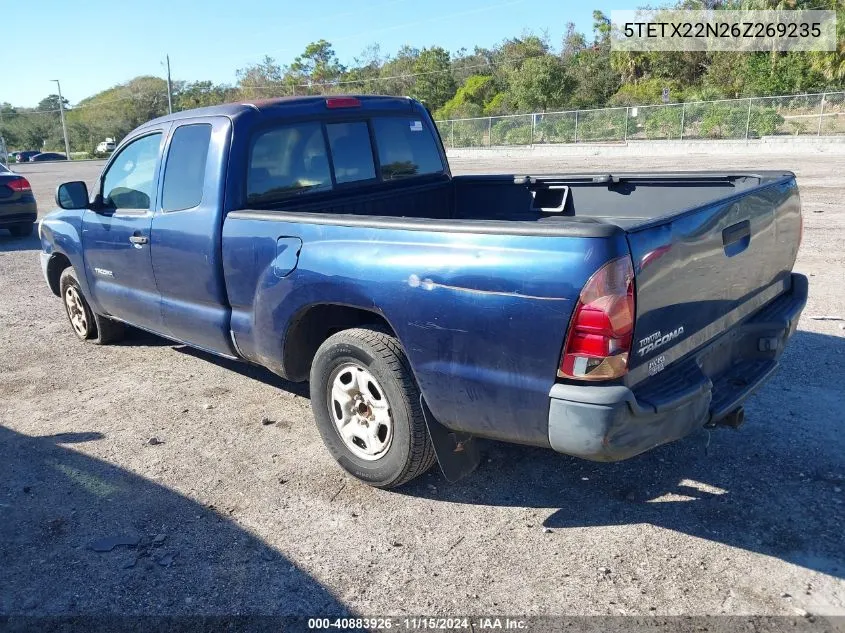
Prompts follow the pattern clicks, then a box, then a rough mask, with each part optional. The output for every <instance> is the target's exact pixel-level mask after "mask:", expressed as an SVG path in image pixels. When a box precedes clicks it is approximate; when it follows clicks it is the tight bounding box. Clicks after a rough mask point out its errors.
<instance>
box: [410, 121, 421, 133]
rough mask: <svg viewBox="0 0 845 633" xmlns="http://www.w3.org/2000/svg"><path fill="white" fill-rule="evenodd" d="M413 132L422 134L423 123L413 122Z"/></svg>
mask: <svg viewBox="0 0 845 633" xmlns="http://www.w3.org/2000/svg"><path fill="white" fill-rule="evenodd" d="M411 132H422V121H411Z"/></svg>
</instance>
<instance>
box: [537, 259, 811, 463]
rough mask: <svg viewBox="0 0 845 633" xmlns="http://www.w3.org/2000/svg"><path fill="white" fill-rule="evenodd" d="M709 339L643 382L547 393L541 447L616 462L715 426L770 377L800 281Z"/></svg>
mask: <svg viewBox="0 0 845 633" xmlns="http://www.w3.org/2000/svg"><path fill="white" fill-rule="evenodd" d="M791 281H792V284H791V288H790V290H789V291H787V292H786V293H783V294H781V295H780V296H778V297H777V298H775V299H774V300H773V301H771V302H770V303H769V304H767V305H766V306H764V307H763V308H761V309H760V310H759V311H757V312H756V313H755V314H753V315H751V316H750V317H749V318H748V319H746V320H745V321H744V322H742V323H740V324H738V325H736V326H735V327H733V328H731V329H730V330H729V331H727V332H725V333H724V334H722V335H721V336H720V337H718V338H717V339H716V340H714V341H712V342H710V343H708V344H707V345H705V346H704V347H703V348H702V349H700V350H699V351H697V352H695V353H694V354H691V355H690V357H689V358H686V359H684V360H682V361H680V362H678V363H677V366H675V367H670V368H668V369H667V370H666V371H665V372H663V373H660V374H658V375H657V376H655V377H654V378H652V379H650V380H647V381H645V384H644V385H642V386H639V385H638V386H637V387H635V388H634V389H633V390H632V389H630V388H628V387H626V386H624V385H571V384H556V385H554V386H553V387H552V390H551V392H550V394H549V395H550V397H551V402H550V407H549V443H550V444H551V446H552V448H554V449H555V450H556V451H559V452H561V453H566V454H569V455H575V456H577V457H582V458H585V459H590V460H595V461H619V460H622V459H627V458H629V457H633V456H634V455H638V454H639V453H642V452H644V451H647V450H649V449H651V448H654V447H655V446H659V445H660V444H665V443H667V442H671V441H673V440H677V439H680V438H682V437H684V436H686V435H688V434H689V433H691V432H693V431H694V430H696V429H698V428H701V427H702V426H705V425H707V424H715V423H718V422H719V421H720V420H722V419H724V418H725V417H726V416H727V415H728V414H729V413H731V412H732V411H734V410H735V409H737V408H738V407H739V406H741V405H742V403H743V402H744V401H745V400H746V398H748V396H750V395H751V394H752V393H753V392H754V391H755V390H756V389H758V388H759V387H760V386H761V385H762V384H763V383H765V382H766V380H767V379H768V378H769V377H770V376H771V375H772V373H773V372H774V371H775V369H776V368H777V366H778V358H780V355H781V354H782V353H783V350H784V347H785V345H786V342H787V341H788V340H789V338H790V337H791V336H792V335H793V334H794V332H795V328H796V326H797V325H798V319H799V317H800V316H801V312H802V310H803V309H804V306H805V305H806V303H807V288H808V285H807V278H806V277H804V276H803V275H798V274H794V273H793V274H792V280H791Z"/></svg>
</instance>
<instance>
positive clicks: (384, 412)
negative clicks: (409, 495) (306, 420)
mask: <svg viewBox="0 0 845 633" xmlns="http://www.w3.org/2000/svg"><path fill="white" fill-rule="evenodd" d="M311 407H312V409H313V411H314V417H315V419H316V421H317V428H318V429H319V431H320V435H321V436H322V438H323V442H324V443H325V445H326V447H327V448H328V449H329V452H330V453H331V454H332V456H333V457H334V458H335V459H336V460H337V462H338V463H339V464H340V465H341V466H342V467H343V468H344V469H345V470H346V471H347V472H348V473H349V474H351V475H353V476H354V477H356V478H358V479H360V480H361V481H363V482H365V483H367V484H370V485H371V486H376V487H379V488H394V487H396V486H400V485H402V484H404V483H406V482H408V481H410V480H411V479H414V478H415V477H418V476H419V475H422V474H423V473H425V472H426V471H427V470H428V469H429V468H431V466H432V464H434V448H433V446H432V444H431V440H430V439H429V437H428V429H427V428H426V423H425V418H424V417H423V413H422V409H421V407H420V391H419V388H418V387H417V383H416V380H415V379H414V376H413V374H412V373H411V368H410V365H409V364H408V359H407V357H406V356H405V353H404V352H403V351H402V347H401V346H400V345H399V341H398V340H397V339H396V338H395V337H393V336H391V335H390V334H388V333H386V332H382V331H380V330H375V329H368V328H355V329H351V330H344V331H343V332H338V333H337V334H335V335H334V336H331V337H329V338H328V339H327V340H326V341H325V342H324V343H323V344H322V345H321V346H320V348H319V349H318V350H317V354H316V356H315V357H314V363H313V364H312V366H311Z"/></svg>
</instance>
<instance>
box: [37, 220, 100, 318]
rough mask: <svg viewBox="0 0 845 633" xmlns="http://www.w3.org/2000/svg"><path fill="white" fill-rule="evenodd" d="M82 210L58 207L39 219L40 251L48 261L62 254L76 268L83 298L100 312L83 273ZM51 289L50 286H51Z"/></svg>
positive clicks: (86, 277)
mask: <svg viewBox="0 0 845 633" xmlns="http://www.w3.org/2000/svg"><path fill="white" fill-rule="evenodd" d="M83 213H84V210H81V209H72V210H65V209H59V210H56V211H53V212H52V213H49V214H47V215H46V216H44V218H43V219H42V220H41V228H40V231H39V233H40V236H41V252H42V253H43V254H44V255H45V256H47V257H48V261H52V260H54V259H55V258H56V257H58V256H60V255H63V256H64V257H66V258H67V259H68V261H69V262H70V265H71V266H73V268H74V270H76V276H77V278H78V279H79V285H80V287H81V288H82V292H83V293H84V294H85V298H86V299H87V300H88V303H89V304H90V305H91V307H92V308H93V310H94V311H95V312H102V310H101V309H100V306H99V305H98V304H97V303H96V300H95V298H94V295H93V293H92V292H91V289H90V288H89V286H88V276H87V275H86V273H85V256H84V253H83V249H82V215H83ZM51 289H52V288H51Z"/></svg>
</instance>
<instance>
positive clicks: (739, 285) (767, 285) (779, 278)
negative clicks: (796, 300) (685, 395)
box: [627, 173, 801, 386]
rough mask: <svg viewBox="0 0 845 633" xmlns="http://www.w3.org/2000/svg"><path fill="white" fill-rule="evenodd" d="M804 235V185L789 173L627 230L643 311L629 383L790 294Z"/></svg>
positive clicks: (639, 305)
mask: <svg viewBox="0 0 845 633" xmlns="http://www.w3.org/2000/svg"><path fill="white" fill-rule="evenodd" d="M681 195H683V194H682V193H681ZM679 202H680V203H681V204H682V203H683V200H680V201H679ZM800 232H801V207H800V201H799V198H798V188H797V186H796V183H795V177H794V175H793V174H789V173H786V174H784V175H782V176H778V177H770V178H767V179H764V180H762V181H761V184H760V186H758V187H756V188H753V189H750V190H746V191H744V192H743V193H740V194H738V195H735V196H732V197H729V198H725V199H724V200H720V201H716V202H713V203H710V204H707V205H705V206H700V207H697V208H694V209H690V210H687V211H685V212H682V213H680V214H676V215H674V216H672V217H668V218H662V219H658V220H655V221H654V222H650V223H648V224H647V225H644V226H641V227H637V228H634V229H632V230H629V232H628V235H627V237H628V244H629V247H630V249H631V257H632V259H633V262H634V273H635V284H636V311H637V316H636V323H635V328H634V340H633V346H632V349H631V356H630V359H629V364H628V366H629V377H628V382H629V385H632V386H633V385H634V384H637V383H638V382H640V381H642V380H643V379H645V378H647V377H648V376H650V375H652V374H655V373H657V372H659V371H662V370H663V369H664V368H665V367H667V366H668V365H669V364H671V363H673V362H675V361H677V360H679V359H681V358H683V357H684V356H687V355H688V354H689V353H690V352H692V351H694V350H695V349H697V348H698V347H700V346H702V345H703V344H705V343H706V342H707V341H710V340H712V339H714V338H715V337H717V336H718V335H719V334H721V333H723V332H724V331H726V330H728V329H730V328H731V327H732V326H733V325H734V324H736V323H737V322H739V321H741V320H742V319H743V318H745V317H747V316H749V315H750V314H751V313H753V312H754V311H756V310H757V309H759V308H760V307H762V306H763V305H764V304H766V303H768V302H769V301H771V300H772V299H774V298H775V297H776V296H777V295H778V294H780V293H782V292H783V291H784V290H786V289H787V287H788V284H789V283H790V282H789V280H790V276H789V272H790V271H791V270H792V266H793V264H794V263H795V256H796V253H797V251H798V246H799V242H800ZM728 360H729V359H728Z"/></svg>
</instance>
